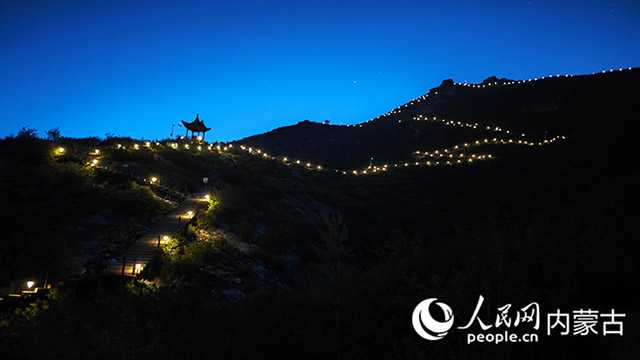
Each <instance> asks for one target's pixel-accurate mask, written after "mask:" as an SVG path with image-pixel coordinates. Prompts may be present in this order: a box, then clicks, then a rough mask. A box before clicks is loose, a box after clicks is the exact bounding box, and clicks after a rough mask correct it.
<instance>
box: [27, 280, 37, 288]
mask: <svg viewBox="0 0 640 360" xmlns="http://www.w3.org/2000/svg"><path fill="white" fill-rule="evenodd" d="M34 284H35V282H33V281H27V289H31V288H32V287H33V285H34Z"/></svg>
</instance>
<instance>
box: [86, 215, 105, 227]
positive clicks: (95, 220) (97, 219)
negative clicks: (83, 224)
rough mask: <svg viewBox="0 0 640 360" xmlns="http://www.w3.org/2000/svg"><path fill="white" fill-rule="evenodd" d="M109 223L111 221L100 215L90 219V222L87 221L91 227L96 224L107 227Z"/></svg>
mask: <svg viewBox="0 0 640 360" xmlns="http://www.w3.org/2000/svg"><path fill="white" fill-rule="evenodd" d="M108 223H109V220H107V218H106V217H104V216H102V215H100V214H96V215H93V216H92V217H91V218H89V220H87V224H90V225H94V224H99V225H107V224H108Z"/></svg>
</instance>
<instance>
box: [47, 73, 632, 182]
mask: <svg viewBox="0 0 640 360" xmlns="http://www.w3.org/2000/svg"><path fill="white" fill-rule="evenodd" d="M626 70H632V68H631V67H629V68H626V69H623V68H619V69H610V70H608V71H606V70H603V71H602V72H600V73H607V72H614V71H626ZM595 74H598V73H596V72H594V73H592V75H595ZM573 76H574V75H560V74H557V75H550V76H543V77H540V78H532V79H526V80H517V81H515V80H509V81H494V82H492V83H482V84H469V83H466V82H465V83H454V86H464V87H472V88H486V87H491V86H499V85H502V86H508V85H517V84H524V83H530V82H535V81H539V80H544V79H549V78H561V77H573ZM434 94H435V95H437V91H436V92H434ZM428 97H429V94H425V95H422V96H420V97H418V98H416V99H413V100H411V101H410V102H408V103H406V104H404V105H401V106H398V107H396V108H395V109H393V110H391V111H388V112H387V113H385V114H383V115H381V116H378V117H376V118H373V119H370V120H367V121H365V122H363V123H361V124H355V125H329V126H341V127H362V126H363V125H364V124H367V123H370V122H372V121H374V120H377V119H380V118H383V117H387V116H391V115H395V114H400V113H402V110H403V108H407V107H409V106H412V105H415V104H417V103H420V102H422V101H424V100H426V99H427V98H428ZM411 120H413V121H431V122H437V123H440V124H442V125H445V126H457V127H463V128H470V129H478V130H487V131H491V132H498V133H504V134H509V135H514V136H517V135H519V136H520V137H522V138H524V137H526V134H524V133H521V134H516V133H515V132H513V131H511V130H506V129H503V128H502V127H500V126H486V128H485V127H484V126H481V125H480V124H478V123H464V122H461V121H454V120H446V119H440V118H437V117H435V116H433V117H429V116H426V115H423V114H418V115H415V116H413V118H412V119H411ZM402 121H403V120H402V119H400V120H398V123H402ZM565 139H566V137H565V136H554V137H552V138H550V139H545V140H543V141H533V140H525V139H518V140H516V139H503V138H500V139H499V138H492V139H489V138H485V139H481V140H476V141H474V142H470V143H464V144H459V145H455V146H453V147H450V148H445V149H438V150H432V151H422V152H421V151H416V152H414V154H413V155H414V156H416V158H417V159H416V160H418V161H415V162H405V163H395V164H384V165H381V166H374V165H369V166H368V167H366V168H364V169H360V170H358V169H355V170H339V169H325V168H324V167H323V166H322V165H319V164H312V163H310V162H303V161H301V160H290V158H289V157H288V156H271V155H269V154H268V153H266V152H265V151H263V150H261V149H257V148H255V147H248V146H245V145H240V149H241V150H242V151H246V152H248V153H249V154H252V155H256V156H260V157H261V158H264V159H270V160H275V161H279V162H283V163H286V164H287V165H299V166H301V167H302V168H304V169H307V170H327V171H331V170H333V171H335V172H338V173H342V174H353V175H362V174H374V173H379V172H385V171H388V170H389V169H390V168H400V167H408V166H421V165H423V166H442V165H447V166H450V165H458V164H468V163H473V162H476V161H487V160H491V159H494V158H495V157H494V155H492V154H476V153H467V152H463V151H464V150H468V149H470V148H473V147H478V146H483V145H491V144H493V145H496V144H500V145H525V146H543V145H548V144H551V143H553V142H555V141H558V140H565ZM198 142H199V143H200V144H199V145H197V146H196V148H195V149H196V150H197V151H203V145H204V146H205V147H206V149H207V150H209V151H214V150H216V151H219V152H227V151H230V150H231V149H233V148H234V147H233V144H226V145H215V146H214V145H213V144H210V143H202V138H200V137H199V138H198ZM141 143H142V146H141V144H139V143H134V144H133V145H132V148H133V150H140V149H141V148H142V147H146V148H149V149H153V147H152V142H150V141H146V142H145V141H143V142H141ZM161 145H162V144H161V143H160V142H155V146H158V147H159V146H161ZM166 145H167V146H169V147H171V148H173V149H175V150H180V149H184V150H191V144H189V143H186V142H185V143H183V144H182V145H180V144H179V143H178V142H166ZM116 148H117V149H126V146H124V145H122V144H116ZM55 152H56V154H57V155H59V156H61V155H64V154H65V149H64V148H62V147H60V148H57V149H56V150H55ZM89 155H91V156H93V157H94V159H92V160H91V161H89V162H88V163H87V165H89V166H98V165H99V158H100V156H101V152H100V149H94V150H93V151H91V152H90V153H89ZM425 159H427V160H425Z"/></svg>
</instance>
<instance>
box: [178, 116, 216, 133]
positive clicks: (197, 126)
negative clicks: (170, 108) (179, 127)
mask: <svg viewBox="0 0 640 360" xmlns="http://www.w3.org/2000/svg"><path fill="white" fill-rule="evenodd" d="M199 116H200V114H196V119H195V120H193V121H192V122H190V123H188V122H186V121H184V120H182V124H183V125H184V126H185V127H186V128H187V129H189V130H191V131H193V132H206V131H209V130H211V128H208V127H206V126H205V125H204V122H203V121H202V120H200V119H199Z"/></svg>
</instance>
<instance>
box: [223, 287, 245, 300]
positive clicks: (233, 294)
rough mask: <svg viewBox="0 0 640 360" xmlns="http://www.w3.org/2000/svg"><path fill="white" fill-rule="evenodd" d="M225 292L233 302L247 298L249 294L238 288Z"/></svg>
mask: <svg viewBox="0 0 640 360" xmlns="http://www.w3.org/2000/svg"><path fill="white" fill-rule="evenodd" d="M223 293H224V296H225V297H226V298H227V300H229V301H231V302H236V301H241V300H244V299H246V298H247V295H245V294H244V293H243V292H242V291H240V290H238V289H228V290H224V291H223Z"/></svg>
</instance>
